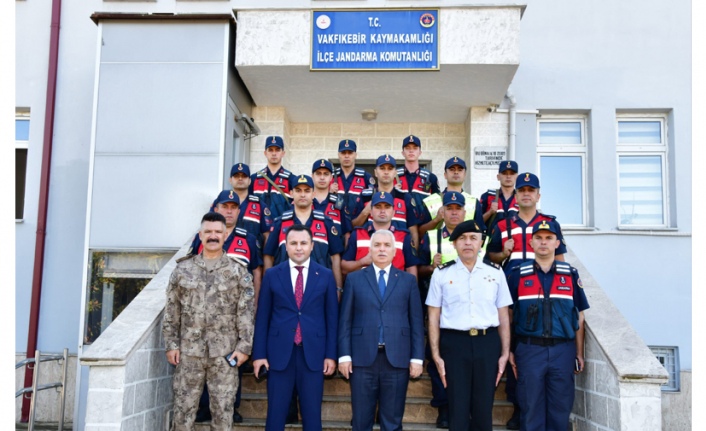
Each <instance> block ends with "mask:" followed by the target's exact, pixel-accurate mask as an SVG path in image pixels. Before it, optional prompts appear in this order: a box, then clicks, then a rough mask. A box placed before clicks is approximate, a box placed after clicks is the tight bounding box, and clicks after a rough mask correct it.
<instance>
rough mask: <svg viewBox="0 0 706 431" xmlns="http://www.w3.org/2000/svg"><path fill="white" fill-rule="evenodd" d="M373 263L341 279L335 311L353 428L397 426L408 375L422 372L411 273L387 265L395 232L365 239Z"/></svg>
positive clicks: (418, 318)
mask: <svg viewBox="0 0 706 431" xmlns="http://www.w3.org/2000/svg"><path fill="white" fill-rule="evenodd" d="M370 254H371V256H372V260H373V264H372V265H370V266H368V267H366V268H364V269H361V270H359V271H355V272H352V273H350V274H349V275H348V277H347V278H346V284H345V287H344V289H343V298H342V300H341V309H340V311H339V324H338V329H339V330H338V354H339V359H338V364H339V365H338V369H339V371H340V372H341V374H343V376H344V377H346V378H348V379H350V381H351V404H352V408H353V431H363V430H366V431H367V430H371V429H372V428H373V420H374V417H375V405H376V404H377V403H378V402H379V403H380V429H381V430H382V431H393V430H402V416H403V415H404V408H405V398H406V392H407V384H408V383H409V379H410V377H411V378H416V377H419V376H420V375H421V374H422V360H423V358H424V324H423V317H422V303H421V300H420V297H419V289H418V288H417V280H416V278H415V277H414V276H413V275H411V274H409V273H406V272H404V271H400V270H399V269H397V268H395V267H393V266H392V258H393V257H394V256H395V237H394V235H393V233H392V232H390V231H389V230H378V231H376V232H375V233H374V234H373V235H372V237H371V238H370Z"/></svg>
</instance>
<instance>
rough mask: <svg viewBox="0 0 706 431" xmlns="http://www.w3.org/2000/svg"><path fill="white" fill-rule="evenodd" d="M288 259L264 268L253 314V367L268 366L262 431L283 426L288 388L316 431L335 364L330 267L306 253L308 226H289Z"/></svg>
mask: <svg viewBox="0 0 706 431" xmlns="http://www.w3.org/2000/svg"><path fill="white" fill-rule="evenodd" d="M286 247H287V255H288V256H289V258H288V259H287V260H286V261H284V262H282V263H280V264H279V265H276V266H274V267H272V268H270V269H269V270H268V271H266V272H265V277H264V278H263V280H262V286H261V287H260V298H259V300H258V306H257V317H256V319H255V338H254V345H253V367H254V369H255V377H259V375H260V373H261V369H262V367H265V368H266V369H267V370H268V372H269V373H268V374H269V377H268V381H267V422H266V425H265V428H266V429H267V430H273V431H279V430H283V429H284V425H285V420H286V417H287V411H288V409H289V403H290V400H291V394H292V391H293V389H294V388H296V390H297V392H298V393H299V396H300V407H301V413H302V424H303V429H304V431H321V401H322V399H323V393H324V375H331V374H333V373H334V371H335V369H336V360H335V358H336V330H337V327H338V297H337V292H336V281H335V280H334V278H333V273H332V272H331V270H330V269H327V268H326V267H324V266H322V265H319V264H317V263H316V262H314V261H313V260H311V259H310V258H309V257H310V255H311V252H312V250H313V247H314V245H313V237H312V233H311V230H310V229H309V228H308V227H306V226H302V225H293V226H291V227H290V228H289V229H288V231H287V236H286Z"/></svg>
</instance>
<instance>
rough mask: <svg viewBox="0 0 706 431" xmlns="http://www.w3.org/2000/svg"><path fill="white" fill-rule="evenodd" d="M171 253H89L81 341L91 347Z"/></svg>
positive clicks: (169, 257)
mask: <svg viewBox="0 0 706 431" xmlns="http://www.w3.org/2000/svg"><path fill="white" fill-rule="evenodd" d="M174 253H176V250H174V251H171V252H164V251H159V252H154V253H151V252H145V251H141V252H108V251H92V252H91V268H90V274H89V286H88V299H87V301H86V327H85V328H84V336H83V340H84V343H85V344H91V343H92V342H94V341H95V340H96V338H98V336H99V335H100V334H101V333H102V332H103V331H105V330H106V328H107V327H108V326H109V325H110V324H111V323H112V322H113V320H115V318H117V317H118V315H119V314H120V313H121V312H122V311H123V310H124V309H125V307H127V306H128V304H130V302H132V300H133V299H135V297H136V296H137V294H138V293H140V292H141V291H142V289H144V287H145V286H147V284H148V283H149V282H150V280H152V278H154V276H155V275H157V273H158V272H159V271H160V270H161V269H162V267H164V265H165V264H166V263H167V262H168V261H169V259H171V258H172V256H174Z"/></svg>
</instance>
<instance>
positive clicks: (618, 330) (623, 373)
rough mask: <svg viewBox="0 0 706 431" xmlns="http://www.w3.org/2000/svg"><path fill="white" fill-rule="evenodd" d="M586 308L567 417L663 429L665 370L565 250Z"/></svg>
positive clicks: (588, 429) (590, 430)
mask: <svg viewBox="0 0 706 431" xmlns="http://www.w3.org/2000/svg"><path fill="white" fill-rule="evenodd" d="M566 260H567V261H568V262H569V263H570V264H571V265H572V266H574V267H575V268H576V269H578V271H579V275H580V277H581V281H582V284H583V288H584V291H585V293H586V296H587V297H588V302H589V305H590V307H591V308H589V309H588V310H586V311H585V312H584V314H585V316H586V338H585V352H584V354H585V358H586V366H585V370H584V372H583V373H581V374H579V375H578V376H577V378H576V392H575V393H576V398H575V399H574V407H573V411H572V414H571V416H572V422H573V423H574V424H575V429H578V430H579V431H584V430H585V431H597V430H616V431H617V430H626V431H627V430H640V431H658V430H661V429H662V400H661V397H662V393H661V385H662V384H664V383H666V382H667V380H668V376H667V371H666V370H665V369H664V367H663V366H662V365H661V364H660V363H659V361H657V358H655V356H654V354H653V353H652V351H651V350H650V349H649V348H648V347H647V345H646V344H645V342H644V341H643V340H642V338H640V336H639V335H637V332H636V331H635V330H634V329H633V327H632V326H630V324H629V323H628V321H627V320H626V319H625V317H623V315H622V314H621V313H620V311H619V310H618V309H617V307H616V306H615V305H614V304H613V303H612V302H611V300H610V298H608V296H607V295H606V294H605V292H604V291H603V290H602V289H601V288H600V286H599V285H598V283H597V282H596V280H595V279H594V278H593V277H592V276H591V274H590V273H589V272H588V270H587V269H586V268H585V267H584V266H583V264H581V262H580V261H579V260H578V258H577V257H576V255H575V254H574V253H573V251H571V250H570V249H569V252H568V253H567V255H566Z"/></svg>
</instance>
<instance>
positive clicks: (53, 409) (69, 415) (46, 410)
mask: <svg viewBox="0 0 706 431" xmlns="http://www.w3.org/2000/svg"><path fill="white" fill-rule="evenodd" d="M50 353H51V354H62V352H42V354H50ZM25 358H27V355H26V354H24V353H23V354H16V355H15V363H17V362H20V361H22V360H24V359H25ZM76 361H77V357H76V355H69V365H68V367H67V369H66V397H65V403H66V406H65V408H64V423H71V422H73V418H74V394H75V390H76ZM40 367H41V368H40V371H39V384H40V385H44V384H47V383H56V382H60V381H61V371H62V368H63V363H62V362H61V361H50V362H42V364H41V366H40ZM24 370H25V367H22V368H18V369H16V370H15V391H19V390H20V389H22V388H23V387H24V383H25V372H24ZM25 395H29V394H25ZM59 395H60V394H59V388H54V389H45V390H43V391H39V392H37V402H36V403H35V410H36V412H35V420H36V421H37V422H59V416H60V409H61V400H60V398H59ZM21 414H22V397H17V398H15V422H19V421H20V416H21Z"/></svg>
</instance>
